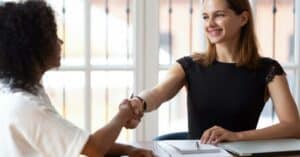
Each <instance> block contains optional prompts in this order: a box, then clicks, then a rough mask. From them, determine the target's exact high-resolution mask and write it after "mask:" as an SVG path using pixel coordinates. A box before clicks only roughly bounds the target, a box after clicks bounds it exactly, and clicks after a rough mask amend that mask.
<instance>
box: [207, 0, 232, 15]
mask: <svg viewBox="0 0 300 157" xmlns="http://www.w3.org/2000/svg"><path fill="white" fill-rule="evenodd" d="M227 9H228V6H227V2H226V0H204V1H203V12H208V13H209V12H214V11H217V10H227Z"/></svg>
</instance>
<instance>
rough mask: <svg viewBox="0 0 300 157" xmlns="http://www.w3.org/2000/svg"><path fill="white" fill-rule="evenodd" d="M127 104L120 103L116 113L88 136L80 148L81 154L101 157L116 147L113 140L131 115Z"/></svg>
mask: <svg viewBox="0 0 300 157" xmlns="http://www.w3.org/2000/svg"><path fill="white" fill-rule="evenodd" d="M122 106H123V107H122ZM128 106H129V105H126V106H125V104H124V105H121V108H120V111H119V112H118V114H117V115H116V116H115V117H114V118H113V119H112V120H111V121H110V122H109V123H108V124H107V125H106V126H104V127H103V128H101V129H99V130H98V131H96V132H95V133H94V134H92V135H91V136H90V137H89V139H88V141H87V143H86V145H85V146H84V148H83V150H82V154H85V155H88V156H89V157H101V156H104V155H105V154H107V153H108V152H109V151H110V150H111V149H113V146H114V147H116V145H115V144H114V141H115V140H116V138H117V137H118V135H119V133H120V131H121V129H122V127H123V126H124V125H125V124H126V122H127V121H128V120H129V119H131V118H132V117H133V112H132V110H131V109H130V108H129V107H128ZM119 149H120V148H119ZM124 149H125V148H124ZM115 151H116V150H115ZM120 151H122V150H120Z"/></svg>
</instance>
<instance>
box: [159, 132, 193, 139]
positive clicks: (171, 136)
mask: <svg viewBox="0 0 300 157" xmlns="http://www.w3.org/2000/svg"><path fill="white" fill-rule="evenodd" d="M186 139H188V132H175V133H169V134H165V135H161V136H157V137H156V138H154V139H153V140H154V141H162V140H186Z"/></svg>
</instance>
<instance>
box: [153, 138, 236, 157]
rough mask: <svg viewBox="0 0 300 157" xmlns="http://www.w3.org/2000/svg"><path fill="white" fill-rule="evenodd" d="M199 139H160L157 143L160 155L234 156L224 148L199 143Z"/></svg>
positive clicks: (186, 156) (178, 156) (167, 156)
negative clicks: (197, 143) (197, 144)
mask: <svg viewBox="0 0 300 157" xmlns="http://www.w3.org/2000/svg"><path fill="white" fill-rule="evenodd" d="M197 141H198V140H183V141H182V140H180V141H179V140H178V141H177V140H174V141H160V142H158V143H157V145H158V146H157V147H159V149H158V150H159V151H160V152H159V154H163V155H160V156H166V157H183V156H184V157H196V156H197V157H232V155H231V154H229V153H228V152H226V151H225V150H224V149H222V148H219V147H216V146H214V145H207V144H199V147H197V146H196V142H197ZM199 148H200V149H199Z"/></svg>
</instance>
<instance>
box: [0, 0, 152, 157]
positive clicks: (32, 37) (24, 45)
mask: <svg viewBox="0 0 300 157" xmlns="http://www.w3.org/2000/svg"><path fill="white" fill-rule="evenodd" d="M56 31H57V30H56V23H55V18H54V13H53V10H52V9H51V7H50V6H48V5H47V4H46V3H45V2H44V1H40V0H30V1H27V2H21V3H14V2H7V3H4V4H3V3H2V4H1V5H0V102H1V110H0V135H1V136H0V143H1V144H0V156H13V157H33V156H35V157H78V156H79V155H80V154H85V155H88V156H91V157H96V156H97V157H99V156H104V155H108V156H109V155H112V156H118V155H122V154H126V155H129V156H132V157H136V156H145V157H152V156H153V155H152V152H151V151H148V150H144V149H139V148H135V147H132V146H129V145H122V144H117V143H114V141H115V140H116V138H117V136H118V135H119V133H120V131H121V129H122V127H123V126H125V124H126V123H127V121H128V120H129V119H132V118H134V114H133V112H132V110H131V108H130V106H129V105H128V101H126V100H124V101H123V102H122V103H121V105H120V107H119V112H118V113H117V115H116V116H115V117H114V118H113V119H112V121H111V122H110V123H109V124H107V125H106V126H104V127H103V128H102V129H99V130H98V131H97V132H95V133H94V134H89V133H88V132H86V131H84V130H81V129H79V128H78V127H76V126H75V125H73V124H72V123H70V122H68V121H66V120H65V119H63V118H62V117H61V116H60V115H59V114H58V113H57V112H56V111H55V109H54V107H53V106H52V105H51V102H50V100H49V98H48V96H47V94H46V93H45V91H44V88H43V86H42V85H41V84H40V80H41V78H42V76H43V74H44V73H45V72H46V71H47V70H49V69H52V68H55V67H58V66H59V65H60V51H61V44H62V41H61V40H60V39H59V38H58V37H57V34H56Z"/></svg>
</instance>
